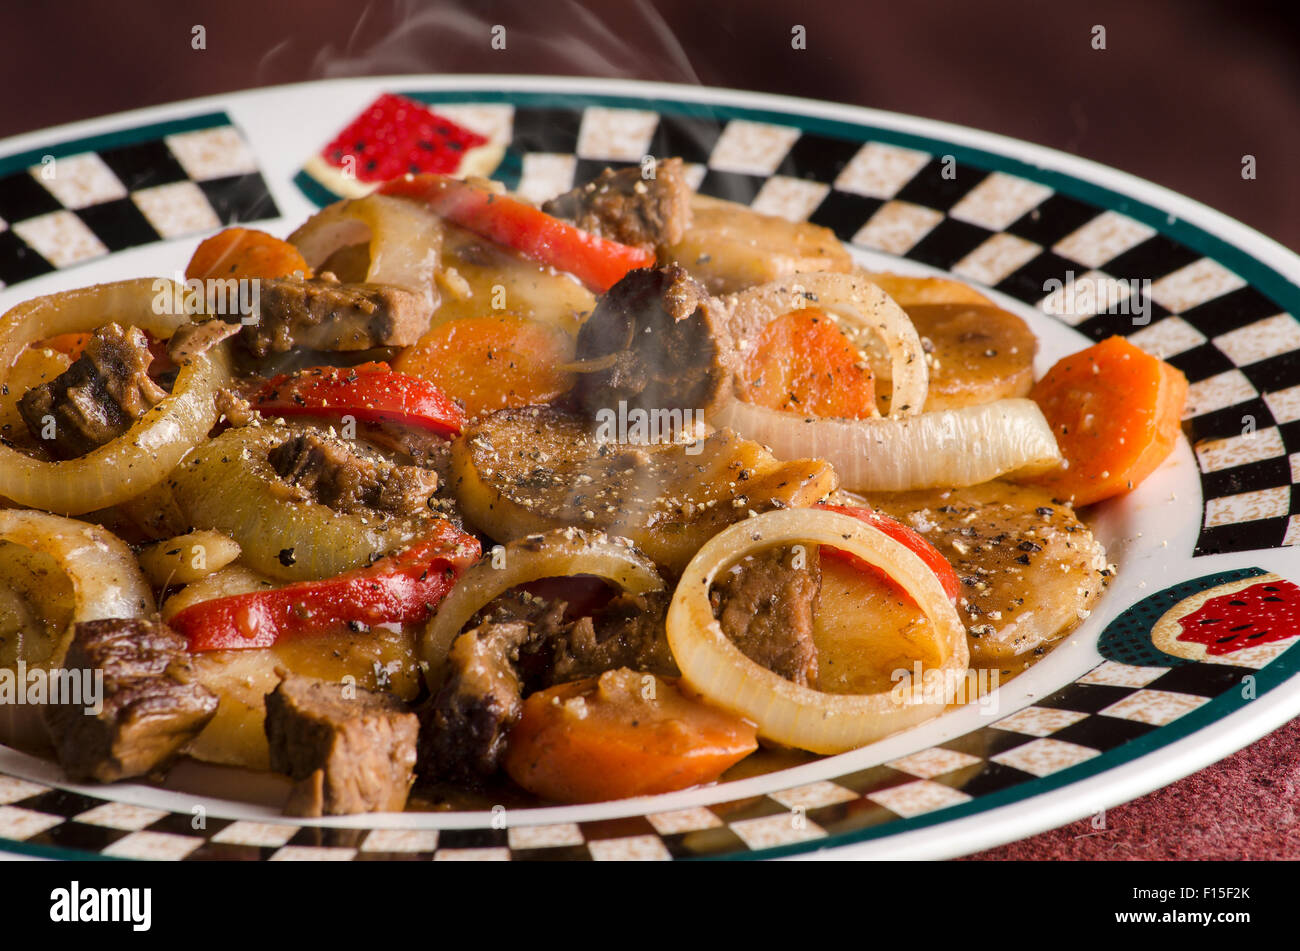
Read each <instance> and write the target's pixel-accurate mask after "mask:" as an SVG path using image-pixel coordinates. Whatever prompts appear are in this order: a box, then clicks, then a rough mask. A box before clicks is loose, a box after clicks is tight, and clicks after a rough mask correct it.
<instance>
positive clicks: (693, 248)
mask: <svg viewBox="0 0 1300 951" xmlns="http://www.w3.org/2000/svg"><path fill="white" fill-rule="evenodd" d="M691 213H692V215H691V217H692V223H691V227H690V228H688V229H687V231H686V235H685V236H684V237H683V238H682V239H681V240H680V241H677V242H675V243H673V244H671V245H670V246H669V247H668V248H667V259H668V260H670V261H672V262H673V263H675V264H680V265H681V266H682V267H684V268H686V270H688V271H690V272H691V276H692V277H694V278H695V279H696V280H698V281H699V282H700V283H702V284H703V285H704V286H705V287H707V288H708V289H709V291H710V292H711V293H714V294H730V293H734V292H735V291H740V290H743V289H745V288H746V287H753V286H755V285H757V284H766V283H768V282H769V281H779V280H784V279H790V278H793V277H794V275H798V274H804V273H807V272H812V271H847V270H849V268H851V267H852V266H853V259H852V258H850V257H849V254H848V252H847V251H845V250H844V246H843V245H841V244H840V243H839V241H838V240H836V238H835V235H834V233H832V232H831V230H830V229H829V228H823V227H822V226H820V225H815V224H812V223H810V222H807V221H788V220H786V219H785V218H778V217H776V216H775V215H765V214H762V213H761V212H757V211H754V210H753V209H752V208H749V207H747V206H745V205H741V204H737V203H736V202H734V201H721V200H719V199H717V198H710V197H708V196H706V195H696V196H694V197H693V198H692V199H691Z"/></svg>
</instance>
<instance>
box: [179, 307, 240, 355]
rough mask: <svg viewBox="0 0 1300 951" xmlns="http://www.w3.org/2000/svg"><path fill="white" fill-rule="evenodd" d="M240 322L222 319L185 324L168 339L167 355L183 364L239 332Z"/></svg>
mask: <svg viewBox="0 0 1300 951" xmlns="http://www.w3.org/2000/svg"><path fill="white" fill-rule="evenodd" d="M240 326H241V325H240V324H239V323H237V322H236V323H231V322H229V321H225V320H220V319H215V318H214V319H210V320H202V321H198V322H196V323H190V324H185V325H184V326H183V327H181V328H179V329H178V330H177V331H176V333H174V334H172V337H171V339H170V340H168V341H167V356H169V357H171V359H172V362H173V363H177V364H181V363H184V362H185V361H186V360H189V359H192V358H193V357H195V356H197V355H198V354H200V353H207V352H208V351H209V350H211V349H212V348H213V347H215V346H216V345H217V344H219V343H221V341H223V340H226V339H228V338H230V337H233V336H234V335H235V334H237V333H239V330H240Z"/></svg>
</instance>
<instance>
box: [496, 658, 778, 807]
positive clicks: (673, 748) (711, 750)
mask: <svg viewBox="0 0 1300 951" xmlns="http://www.w3.org/2000/svg"><path fill="white" fill-rule="evenodd" d="M757 747H758V743H757V740H756V739H755V731H754V725H753V724H752V723H748V722H747V721H745V720H741V719H739V718H737V717H734V716H732V715H731V714H729V713H724V712H723V711H721V710H718V709H715V708H714V707H710V706H708V705H706V704H704V703H703V702H701V701H699V700H696V699H694V698H692V697H689V696H687V695H686V694H685V693H683V692H682V691H681V690H680V689H678V688H677V687H676V686H675V685H674V684H673V683H671V682H669V681H667V680H663V679H661V678H658V677H655V676H653V675H651V674H639V673H636V672H635V671H631V670H627V669H626V668H624V669H621V670H610V671H606V672H605V673H603V674H601V675H600V677H598V678H597V677H593V678H591V679H588V680H578V681H574V682H573V683H567V684H561V685H560V686H558V687H552V688H550V689H549V690H541V691H538V692H537V693H535V694H533V695H532V696H530V697H529V698H528V699H527V700H525V701H524V712H523V716H522V718H521V719H520V720H519V722H518V723H517V724H516V725H515V727H514V729H513V730H512V731H511V733H510V737H509V741H508V745H507V749H506V755H505V768H506V772H507V773H508V774H509V775H510V778H511V779H513V780H514V781H515V782H516V783H518V784H519V785H520V786H522V787H523V788H524V789H527V790H528V791H529V792H531V793H534V794H535V795H538V796H541V797H542V798H543V799H549V800H552V801H554V802H599V801H601V800H605V799H626V798H628V797H629V796H648V795H653V794H655V793H663V792H673V791H674V790H678V789H686V788H687V787H689V786H695V785H698V784H700V783H707V782H712V781H713V780H715V779H717V778H718V777H719V776H720V775H722V772H723V771H724V770H725V769H727V767H729V766H731V765H732V764H733V763H736V762H738V761H739V760H741V759H744V758H745V757H746V756H748V755H749V754H750V753H752V752H753V751H754V750H755V749H756V748H757Z"/></svg>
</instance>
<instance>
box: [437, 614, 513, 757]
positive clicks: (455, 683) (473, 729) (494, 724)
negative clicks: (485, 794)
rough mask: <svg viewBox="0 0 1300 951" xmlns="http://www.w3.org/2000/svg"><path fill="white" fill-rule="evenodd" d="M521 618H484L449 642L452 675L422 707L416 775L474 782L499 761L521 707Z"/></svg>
mask: <svg viewBox="0 0 1300 951" xmlns="http://www.w3.org/2000/svg"><path fill="white" fill-rule="evenodd" d="M533 637H534V633H533V630H532V629H531V628H530V627H529V626H528V624H526V623H525V622H523V621H501V622H494V621H485V622H484V623H482V624H480V625H479V626H478V627H476V628H473V629H471V630H469V631H466V632H465V633H464V634H461V635H460V637H458V638H456V640H455V642H454V643H453V644H452V645H451V651H450V653H449V654H448V661H449V663H450V665H451V675H450V676H449V677H448V678H447V681H446V682H445V683H444V684H443V685H442V687H441V688H440V689H439V690H438V692H437V693H436V694H435V695H434V696H433V698H432V699H431V700H430V701H429V703H428V704H427V705H426V706H425V708H424V709H423V710H421V716H420V719H421V732H420V767H419V768H420V775H421V776H423V777H425V778H426V779H431V780H447V781H451V782H467V783H475V782H478V781H481V780H482V779H484V778H486V777H488V776H491V775H492V774H493V773H495V772H496V771H497V769H498V768H499V767H500V765H501V757H502V756H503V755H504V754H505V745H506V735H507V734H508V733H509V732H510V728H511V727H512V726H514V725H515V723H516V722H518V720H519V715H520V713H521V712H522V710H523V683H522V681H521V680H520V676H519V671H518V669H517V665H518V663H519V652H520V649H521V648H523V647H524V645H525V644H527V643H528V642H529V641H530V640H532V638H533Z"/></svg>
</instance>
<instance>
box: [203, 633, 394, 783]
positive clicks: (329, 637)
mask: <svg viewBox="0 0 1300 951" xmlns="http://www.w3.org/2000/svg"><path fill="white" fill-rule="evenodd" d="M414 648H415V637H414V634H412V633H411V632H410V631H409V630H404V629H401V628H398V629H396V630H394V629H391V628H389V627H387V626H383V627H376V628H374V629H372V630H369V631H364V632H361V633H353V632H343V633H336V634H321V635H319V636H317V637H310V638H303V639H301V640H291V641H287V642H284V643H281V644H277V645H275V646H274V647H271V648H267V649H266V650H233V651H207V652H203V653H199V654H195V655H193V665H194V670H195V672H196V674H197V675H198V679H199V682H200V683H202V684H203V685H204V686H205V687H207V688H208V689H209V690H211V691H212V692H213V693H215V694H216V695H217V696H218V697H220V698H221V703H220V706H218V707H217V715H216V716H215V717H214V718H213V719H212V722H211V723H209V724H208V725H207V727H206V729H204V731H203V732H202V733H200V734H199V735H198V736H197V737H196V738H195V739H194V741H193V742H192V743H191V744H190V745H189V747H187V749H186V752H187V753H188V754H189V755H190V756H193V757H194V758H195V759H199V760H203V761H205V762H209V763H224V764H228V765H231V766H243V767H246V768H249V769H261V770H265V769H270V766H271V764H270V759H269V754H268V749H267V742H266V731H265V728H264V723H265V719H266V695H267V694H269V693H270V692H271V691H273V690H274V689H275V688H276V685H277V684H278V683H279V682H280V673H278V672H277V671H279V672H283V671H285V670H290V671H293V672H294V673H295V674H300V675H302V676H306V677H319V678H321V679H322V680H327V681H330V682H331V683H336V684H341V685H343V686H345V687H346V686H349V685H354V686H355V687H358V688H362V689H367V690H386V691H388V692H390V693H393V694H395V695H397V696H398V697H401V698H402V699H404V700H413V699H415V697H416V695H417V694H418V693H419V690H420V665H419V663H418V662H417V660H416V657H415V649H414Z"/></svg>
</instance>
